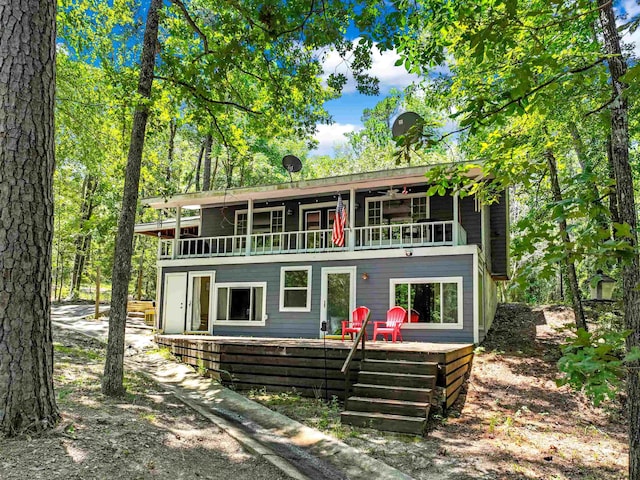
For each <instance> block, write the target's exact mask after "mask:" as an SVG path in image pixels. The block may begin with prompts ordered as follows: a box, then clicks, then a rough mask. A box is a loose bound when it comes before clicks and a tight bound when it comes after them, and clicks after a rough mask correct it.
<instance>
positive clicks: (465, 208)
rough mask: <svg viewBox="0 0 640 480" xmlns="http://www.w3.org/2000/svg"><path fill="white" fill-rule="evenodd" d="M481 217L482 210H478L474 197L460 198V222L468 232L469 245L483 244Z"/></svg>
mask: <svg viewBox="0 0 640 480" xmlns="http://www.w3.org/2000/svg"><path fill="white" fill-rule="evenodd" d="M481 218H482V215H481V213H480V211H479V210H478V211H476V200H475V198H474V197H464V198H461V199H460V223H461V224H462V227H463V228H464V229H465V231H466V232H467V245H471V244H475V245H482V227H481Z"/></svg>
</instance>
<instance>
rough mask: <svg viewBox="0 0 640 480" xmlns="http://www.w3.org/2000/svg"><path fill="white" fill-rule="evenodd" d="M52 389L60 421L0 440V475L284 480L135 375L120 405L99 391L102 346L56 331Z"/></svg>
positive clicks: (13, 478)
mask: <svg viewBox="0 0 640 480" xmlns="http://www.w3.org/2000/svg"><path fill="white" fill-rule="evenodd" d="M54 342H55V354H56V355H55V357H56V364H55V371H54V376H55V385H56V394H57V400H58V405H59V407H60V410H61V412H62V422H61V424H60V426H59V427H58V428H57V429H56V430H55V431H53V432H50V433H48V434H47V435H45V436H44V437H40V438H30V437H26V436H23V437H19V438H15V439H10V440H7V439H0V478H1V479H3V480H5V479H7V480H9V479H10V480H35V479H47V480H53V479H64V480H71V479H82V480H86V479H110V480H111V479H159V478H162V479H164V478H167V479H189V480H193V479H198V478H202V479H221V478H229V479H234V480H235V479H250V480H258V479H265V480H275V479H282V478H283V477H284V474H283V473H282V472H281V471H280V470H278V469H277V468H275V467H274V466H273V465H271V464H270V463H268V462H266V461H265V460H264V459H262V458H260V457H256V456H255V455H253V454H250V453H248V452H246V451H245V450H244V449H243V448H242V447H241V446H240V445H239V444H238V442H236V441H235V440H234V439H233V438H231V437H230V436H229V435H227V434H226V433H224V432H223V431H221V430H220V429H219V428H217V427H216V426H214V425H212V424H211V422H209V421H207V420H205V419H203V418H202V417H200V416H199V415H197V414H195V413H194V412H193V411H192V410H191V409H189V408H188V407H186V406H184V405H183V404H182V403H181V402H179V401H177V400H176V399H175V398H174V397H173V396H172V395H170V394H167V393H166V392H161V391H157V390H156V388H155V385H154V384H152V383H150V382H148V381H146V380H145V379H144V378H142V377H140V376H137V375H135V374H131V375H128V376H127V378H126V383H127V389H128V394H127V395H126V397H125V398H123V399H121V400H113V399H108V398H105V397H104V396H102V394H101V393H100V381H99V377H100V375H101V373H102V367H103V362H104V358H103V351H104V347H103V346H102V345H101V344H99V343H98V342H96V341H94V340H92V339H88V338H86V337H84V336H82V335H79V334H77V333H74V332H72V331H70V330H64V329H62V330H61V329H56V331H55V333H54Z"/></svg>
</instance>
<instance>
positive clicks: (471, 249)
mask: <svg viewBox="0 0 640 480" xmlns="http://www.w3.org/2000/svg"><path fill="white" fill-rule="evenodd" d="M478 248H479V247H478V246H477V245H475V244H472V245H458V246H444V247H420V248H386V249H380V250H355V251H352V252H351V251H344V250H342V251H339V252H319V253H291V254H289V253H282V254H276V255H251V256H237V257H209V258H178V259H175V260H173V259H167V260H158V263H157V266H158V267H190V266H216V265H243V264H256V263H280V264H282V263H293V262H299V263H304V262H330V261H334V260H343V261H345V262H349V261H354V260H366V259H371V258H403V257H407V256H411V257H413V258H418V257H439V256H447V255H474V254H477V253H478ZM407 252H410V255H408V254H407Z"/></svg>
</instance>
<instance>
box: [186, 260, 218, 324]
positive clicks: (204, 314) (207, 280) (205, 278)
mask: <svg viewBox="0 0 640 480" xmlns="http://www.w3.org/2000/svg"><path fill="white" fill-rule="evenodd" d="M214 282H215V272H189V291H188V295H187V298H188V299H189V300H188V302H187V328H186V330H187V331H188V332H209V330H210V327H211V325H212V322H211V317H212V314H211V312H212V311H213V284H214Z"/></svg>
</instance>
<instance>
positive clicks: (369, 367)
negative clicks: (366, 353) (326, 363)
mask: <svg viewBox="0 0 640 480" xmlns="http://www.w3.org/2000/svg"><path fill="white" fill-rule="evenodd" d="M360 369H361V370H366V371H368V372H391V373H411V374H414V375H437V374H438V363H437V362H411V361H408V360H376V359H372V358H367V359H366V360H364V361H363V362H362V365H361V366H360Z"/></svg>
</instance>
